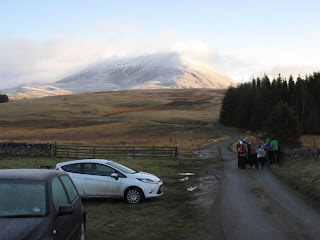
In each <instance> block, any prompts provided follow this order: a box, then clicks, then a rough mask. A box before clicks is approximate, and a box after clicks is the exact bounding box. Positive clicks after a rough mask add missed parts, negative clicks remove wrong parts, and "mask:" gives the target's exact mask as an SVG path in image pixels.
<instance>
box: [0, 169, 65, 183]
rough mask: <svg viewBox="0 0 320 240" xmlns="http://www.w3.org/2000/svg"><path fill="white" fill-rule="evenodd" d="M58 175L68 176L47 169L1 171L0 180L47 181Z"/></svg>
mask: <svg viewBox="0 0 320 240" xmlns="http://www.w3.org/2000/svg"><path fill="white" fill-rule="evenodd" d="M58 175H66V174H65V173H63V172H59V171H55V170H46V169H1V170H0V180H38V181H45V180H47V179H51V178H53V177H55V176H58Z"/></svg>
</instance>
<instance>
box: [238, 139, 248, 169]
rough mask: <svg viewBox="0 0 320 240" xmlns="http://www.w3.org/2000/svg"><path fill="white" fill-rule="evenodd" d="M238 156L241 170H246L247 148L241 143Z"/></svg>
mask: <svg viewBox="0 0 320 240" xmlns="http://www.w3.org/2000/svg"><path fill="white" fill-rule="evenodd" d="M238 154H239V157H240V166H241V169H246V161H247V159H248V147H247V144H245V143H244V142H243V141H240V142H239V148H238Z"/></svg>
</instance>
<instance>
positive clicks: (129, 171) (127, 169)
mask: <svg viewBox="0 0 320 240" xmlns="http://www.w3.org/2000/svg"><path fill="white" fill-rule="evenodd" d="M108 165H109V166H111V167H114V168H116V169H118V170H120V171H121V172H124V173H128V174H135V173H136V171H134V170H132V169H130V168H128V167H126V166H123V165H121V164H119V163H115V162H111V161H110V162H108Z"/></svg>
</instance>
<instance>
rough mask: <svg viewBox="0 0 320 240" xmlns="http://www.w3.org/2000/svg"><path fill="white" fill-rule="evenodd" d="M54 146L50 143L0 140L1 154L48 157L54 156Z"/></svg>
mask: <svg viewBox="0 0 320 240" xmlns="http://www.w3.org/2000/svg"><path fill="white" fill-rule="evenodd" d="M53 147H54V145H53V144H49V143H18V142H0V155H1V154H8V155H13V156H32V157H41V156H46V157H47V156H52V154H53Z"/></svg>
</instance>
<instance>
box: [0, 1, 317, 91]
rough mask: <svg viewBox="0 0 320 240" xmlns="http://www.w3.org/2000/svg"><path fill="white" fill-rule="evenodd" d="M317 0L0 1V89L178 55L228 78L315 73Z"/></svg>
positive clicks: (249, 78) (236, 79)
mask: <svg viewBox="0 0 320 240" xmlns="http://www.w3.org/2000/svg"><path fill="white" fill-rule="evenodd" d="M319 10H320V1H318V0H317V1H316V0H305V1H302V0H301V1H296V0H290V1H287V0H283V1H281V0H277V1H274V0H269V1H265V0H261V1H246V0H237V1H236V0H229V1H221V0H219V1H216V0H157V1H156V0H131V1H130V0H118V1H112V0H109V1H106V0H75V1H74V0H63V1H60V0H55V1H49V0H28V1H21V0H0V89H5V88H10V87H15V86H18V85H20V84H35V83H43V84H48V83H51V82H55V81H58V80H60V79H62V78H64V77H67V76H69V75H71V74H73V73H76V72H77V71H79V70H81V69H83V68H85V67H86V66H88V65H91V64H93V63H96V62H99V61H102V60H105V59H108V58H127V57H136V56H141V55H146V54H152V53H158V52H178V53H180V54H182V55H184V56H186V57H188V58H190V59H192V60H194V61H196V62H199V63H201V64H204V65H206V66H208V67H210V68H211V69H212V70H214V71H218V72H220V73H222V74H224V75H226V76H228V77H230V78H232V79H233V80H235V81H238V82H246V81H250V80H251V79H252V77H259V76H262V75H263V74H264V73H265V74H267V75H268V76H269V77H270V78H271V79H272V78H273V77H276V76H277V75H278V74H279V73H280V74H281V75H282V76H284V77H289V75H290V74H292V75H293V76H294V77H297V76H298V74H301V75H302V76H304V75H306V74H310V73H312V72H314V71H320V14H319Z"/></svg>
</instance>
